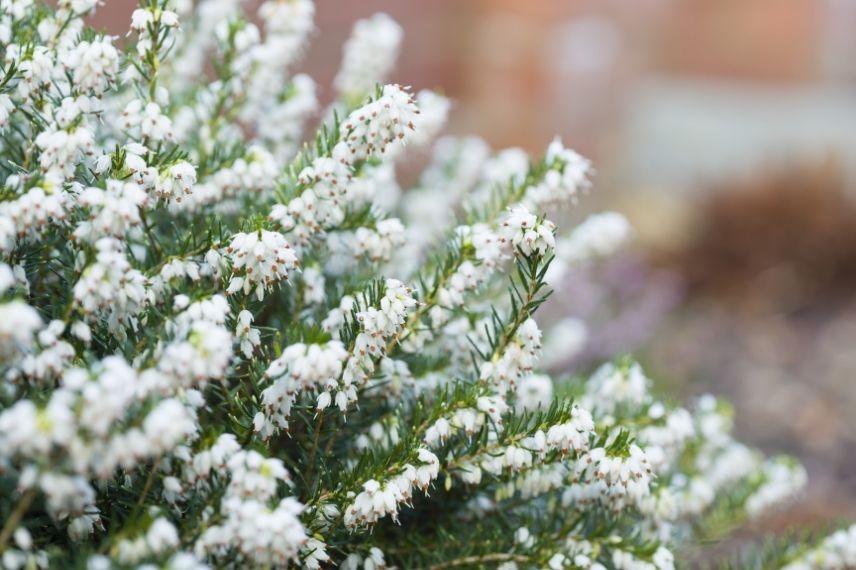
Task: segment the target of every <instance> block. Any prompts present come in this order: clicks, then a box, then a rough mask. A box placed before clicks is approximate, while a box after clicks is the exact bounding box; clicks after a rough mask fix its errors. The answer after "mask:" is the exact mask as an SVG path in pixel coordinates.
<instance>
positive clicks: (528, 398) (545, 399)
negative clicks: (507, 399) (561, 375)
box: [517, 374, 553, 410]
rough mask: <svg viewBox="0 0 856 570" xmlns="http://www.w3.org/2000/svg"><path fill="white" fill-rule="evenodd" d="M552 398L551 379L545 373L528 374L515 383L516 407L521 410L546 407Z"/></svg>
mask: <svg viewBox="0 0 856 570" xmlns="http://www.w3.org/2000/svg"><path fill="white" fill-rule="evenodd" d="M552 399H553V380H552V379H551V378H550V377H549V376H547V375H546V374H529V375H528V376H524V377H523V378H521V379H520V381H519V383H518V384H517V407H518V408H519V409H521V410H537V409H539V408H547V407H548V406H549V405H550V401H551V400H552Z"/></svg>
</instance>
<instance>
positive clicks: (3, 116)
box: [0, 93, 15, 128]
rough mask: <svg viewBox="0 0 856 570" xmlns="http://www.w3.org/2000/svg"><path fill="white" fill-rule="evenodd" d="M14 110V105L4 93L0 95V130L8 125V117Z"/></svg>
mask: <svg viewBox="0 0 856 570" xmlns="http://www.w3.org/2000/svg"><path fill="white" fill-rule="evenodd" d="M14 110H15V104H14V103H13V102H12V99H11V98H10V97H9V96H8V95H6V94H5V93H2V94H0V128H3V127H5V126H6V125H7V124H8V123H9V116H10V115H11V114H12V112H13V111H14Z"/></svg>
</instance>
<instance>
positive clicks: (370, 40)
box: [334, 13, 404, 97]
mask: <svg viewBox="0 0 856 570" xmlns="http://www.w3.org/2000/svg"><path fill="white" fill-rule="evenodd" d="M403 35H404V32H403V30H402V29H401V26H399V25H398V24H397V23H396V22H395V20H393V19H392V18H390V17H389V16H388V15H386V14H384V13H379V14H375V15H374V16H372V17H371V18H366V19H364V20H359V21H358V22H357V23H356V24H354V29H353V32H352V33H351V37H350V38H349V39H348V41H347V42H346V43H345V54H344V59H343V61H342V68H341V69H340V70H339V73H338V75H336V79H335V81H334V85H335V86H336V89H338V90H339V91H340V92H342V93H345V94H347V95H350V96H353V95H356V96H357V97H361V96H362V95H364V94H365V93H368V91H369V90H370V89H372V88H374V86H375V84H377V83H381V82H383V80H384V79H385V78H386V76H387V74H388V73H389V72H390V71H391V70H392V67H393V65H395V60H396V59H397V58H398V50H399V47H400V45H401V39H402V37H403Z"/></svg>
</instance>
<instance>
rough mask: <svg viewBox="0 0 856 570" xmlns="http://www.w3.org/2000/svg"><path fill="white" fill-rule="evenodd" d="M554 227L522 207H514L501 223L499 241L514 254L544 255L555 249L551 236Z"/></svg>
mask: <svg viewBox="0 0 856 570" xmlns="http://www.w3.org/2000/svg"><path fill="white" fill-rule="evenodd" d="M555 229H556V226H555V225H554V224H553V222H551V221H549V220H538V218H537V216H535V215H534V214H531V213H530V212H529V210H527V209H526V208H525V207H524V206H514V207H512V208H511V209H509V211H508V214H507V215H506V217H505V218H504V220H503V221H502V232H501V233H502V237H501V238H500V239H501V241H502V242H503V243H505V244H507V246H508V247H510V248H512V249H513V251H514V252H515V253H518V254H521V255H524V256H529V255H532V254H533V253H537V254H539V255H546V254H548V253H550V252H552V251H553V250H554V249H555V248H556V240H555V237H554V236H553V232H554V231H555Z"/></svg>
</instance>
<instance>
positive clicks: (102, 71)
mask: <svg viewBox="0 0 856 570" xmlns="http://www.w3.org/2000/svg"><path fill="white" fill-rule="evenodd" d="M61 63H62V65H63V66H64V67H65V68H66V69H69V70H70V71H71V76H72V79H73V80H74V83H75V84H76V85H77V87H78V89H80V90H81V91H83V92H89V91H91V92H93V93H94V94H96V95H100V94H102V93H104V91H105V90H106V89H107V88H108V87H109V85H110V84H111V83H112V82H113V81H114V79H115V77H116V74H117V73H118V72H119V52H118V51H117V50H116V48H115V47H114V46H113V43H112V40H111V38H110V37H108V36H101V37H99V38H96V39H95V40H93V41H91V42H89V41H81V42H80V43H78V44H77V45H76V46H74V48H73V49H72V50H70V51H69V52H67V53H66V54H65V56H64V57H63V59H62V61H61Z"/></svg>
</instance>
